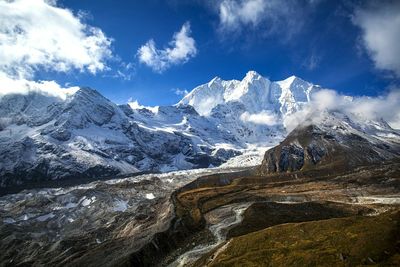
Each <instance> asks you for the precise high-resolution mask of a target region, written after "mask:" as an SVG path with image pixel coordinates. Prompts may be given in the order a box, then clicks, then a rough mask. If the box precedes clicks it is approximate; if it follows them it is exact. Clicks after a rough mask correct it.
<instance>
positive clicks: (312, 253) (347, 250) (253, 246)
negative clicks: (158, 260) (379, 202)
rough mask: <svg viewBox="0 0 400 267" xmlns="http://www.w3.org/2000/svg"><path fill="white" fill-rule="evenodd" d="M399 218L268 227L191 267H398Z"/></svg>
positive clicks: (399, 214)
mask: <svg viewBox="0 0 400 267" xmlns="http://www.w3.org/2000/svg"><path fill="white" fill-rule="evenodd" d="M399 222H400V212H396V213H393V212H392V213H385V214H381V215H379V216H374V217H364V216H353V217H348V218H336V219H329V220H321V221H312V222H304V223H290V224H282V225H277V226H273V227H270V228H266V229H264V230H261V231H258V232H253V233H250V234H247V235H244V236H240V237H235V238H233V239H231V240H230V241H229V243H228V244H227V245H226V246H225V248H224V249H220V251H219V252H217V251H218V250H215V251H214V252H213V253H211V254H209V255H208V256H207V257H203V258H202V259H200V260H199V261H198V262H197V263H196V266H205V265H206V266H364V265H375V266H399V265H400V227H399Z"/></svg>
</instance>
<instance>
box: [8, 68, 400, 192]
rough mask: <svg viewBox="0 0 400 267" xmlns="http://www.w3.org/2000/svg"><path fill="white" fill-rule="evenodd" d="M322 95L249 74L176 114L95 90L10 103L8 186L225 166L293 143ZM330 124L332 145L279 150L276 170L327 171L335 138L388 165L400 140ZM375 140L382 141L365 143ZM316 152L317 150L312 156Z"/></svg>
mask: <svg viewBox="0 0 400 267" xmlns="http://www.w3.org/2000/svg"><path fill="white" fill-rule="evenodd" d="M321 89H322V88H321V87H320V86H317V85H313V84H312V83H309V82H306V81H304V80H302V79H300V78H298V77H295V76H291V77H289V78H287V79H285V80H283V81H276V82H273V81H270V80H268V79H267V78H265V77H263V76H261V75H260V74H258V73H256V72H255V71H249V72H248V73H247V74H246V76H245V77H244V78H243V79H242V80H241V81H239V80H228V81H225V80H222V79H220V78H218V77H216V78H214V79H212V80H211V81H210V82H208V83H206V84H203V85H200V86H198V87H196V88H194V89H193V90H192V91H191V92H190V93H188V94H187V95H186V96H185V97H184V98H183V99H182V100H181V101H179V102H178V103H177V104H176V105H172V106H157V107H142V106H139V105H130V104H125V105H117V104H115V103H113V102H111V101H110V100H108V99H107V98H105V97H103V96H102V95H101V94H100V93H99V92H98V91H96V90H93V89H90V88H86V87H82V88H80V89H79V90H77V91H76V92H69V93H68V94H66V95H65V97H59V96H54V95H49V94H48V93H45V92H41V91H30V92H28V93H26V94H8V95H5V96H2V97H1V98H0V184H1V187H10V186H15V185H24V184H30V183H39V182H42V181H47V180H68V179H76V178H91V177H93V178H105V177H110V176H115V175H123V174H132V173H135V172H143V171H149V172H158V171H161V172H165V171H171V170H179V169H192V168H204V167H210V166H219V165H220V164H222V163H224V162H227V161H228V160H229V159H231V158H233V157H235V156H238V155H241V154H244V155H246V153H248V152H249V151H252V150H254V148H259V147H272V146H274V145H276V144H278V143H279V142H280V141H282V140H283V139H284V138H285V137H286V136H287V134H288V130H287V128H286V127H285V123H284V122H285V119H286V118H287V117H289V116H291V115H292V114H294V113H296V112H298V111H300V110H302V109H304V107H306V106H307V105H308V104H309V103H310V101H311V99H312V96H313V94H315V93H316V92H318V91H320V90H321ZM326 118H327V120H325V121H324V122H325V123H322V124H321V125H322V126H321V127H322V130H321V129H319V128H318V127H317V128H313V130H312V132H313V133H314V132H315V133H319V132H324V134H322V136H323V137H322V139H321V140H322V141H321V142H322V143H323V145H320V144H319V143H318V144H314V143H310V144H307V145H306V146H307V148H304V149H305V150H304V149H301V150H302V151H303V152H299V151H298V150H299V149H298V145H296V144H294V143H292V144H291V146H289V147H288V148H286V147H285V148H283V149H280V150H279V153H280V155H279V156H278V155H276V153H275V151H276V150H274V152H270V154H268V155H271V156H269V157H270V160H271V162H273V163H268V164H267V165H268V166H269V167H268V168H267V169H268V170H270V169H271V168H272V169H274V170H282V171H286V170H288V169H296V168H298V167H299V166H297V165H296V166H295V165H293V164H292V163H290V160H289V162H287V163H284V164H283V165H282V164H281V163H279V164H277V163H276V162H281V161H282V157H283V158H287V159H290V158H292V157H293V155H297V153H300V155H303V157H305V158H307V157H308V158H310V157H311V158H312V159H313V161H318V160H316V159H318V158H321V157H323V156H324V155H325V154H324V151H325V150H326V145H327V144H328V143H329V140H330V139H329V136H330V132H331V130H332V129H337V130H338V131H339V132H340V134H339V135H338V134H336V135H334V136H333V137H332V138H336V139H340V140H342V141H343V140H346V138H344V136H351V137H353V136H357V137H354V138H356V139H357V138H362V140H366V141H368V142H370V143H372V144H374V148H373V150H374V153H375V154H376V157H378V158H379V157H387V156H388V155H386V152H385V151H387V150H391V149H392V147H393V145H392V144H397V142H398V140H399V134H398V132H397V131H395V130H393V129H392V128H391V127H390V126H389V125H388V124H387V123H385V122H384V121H378V122H376V121H373V122H372V121H368V122H367V121H365V120H358V118H356V117H352V118H350V117H348V116H346V115H345V114H342V113H340V112H336V113H334V112H330V113H329V114H327V116H326ZM335 127H336V128H335ZM318 129H319V130H318ZM366 131H367V132H366ZM335 132H337V131H335ZM371 132H373V133H374V134H373V136H374V137H368V136H366V135H370V133H371ZM292 135H293V134H292ZM289 136H291V135H289ZM327 136H328V137H327ZM326 138H327V139H326ZM326 140H328V141H326ZM343 142H345V141H343ZM300 143H301V142H300ZM310 147H316V148H315V149H312V148H311V152H310V153H311V154H310V153H308V152H304V151H308V150H307V149H310ZM387 147H389V148H387ZM378 148H379V149H378ZM282 151H283V152H282ZM285 151H286V152H285ZM271 153H275V154H274V155H272V154H271ZM282 153H283V154H282ZM302 153H303V154H302ZM387 153H389V154H390V153H392V152H387ZM375 154H374V155H375ZM374 157H375V156H374ZM305 161H306V160H305ZM314 163H315V162H314ZM282 166H283V167H282ZM301 166H302V165H301Z"/></svg>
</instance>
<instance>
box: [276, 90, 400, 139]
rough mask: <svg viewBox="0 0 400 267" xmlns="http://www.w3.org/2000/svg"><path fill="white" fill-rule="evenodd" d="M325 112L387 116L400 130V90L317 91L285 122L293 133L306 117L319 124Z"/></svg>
mask: <svg viewBox="0 0 400 267" xmlns="http://www.w3.org/2000/svg"><path fill="white" fill-rule="evenodd" d="M323 111H340V112H342V113H344V114H346V115H348V116H350V117H351V116H356V117H357V118H359V119H364V120H379V119H383V120H385V121H386V122H388V123H389V125H390V126H391V127H393V128H396V129H400V90H399V89H394V90H392V91H390V92H389V93H388V94H386V95H383V96H378V97H349V96H344V95H340V94H338V93H337V92H336V91H333V90H328V89H323V90H320V91H318V92H316V93H315V94H313V95H312V99H311V102H310V103H309V104H308V105H306V106H305V107H304V108H303V109H301V110H299V111H298V112H295V113H293V114H291V115H290V116H287V117H286V118H284V125H285V127H286V129H287V131H289V132H290V131H292V130H293V129H294V128H296V127H297V126H298V125H300V124H302V123H304V122H305V121H306V120H308V121H310V119H311V122H313V123H317V122H318V121H319V120H320V119H321V116H319V115H320V114H322V112H323Z"/></svg>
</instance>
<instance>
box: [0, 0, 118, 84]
mask: <svg viewBox="0 0 400 267" xmlns="http://www.w3.org/2000/svg"><path fill="white" fill-rule="evenodd" d="M110 44H111V40H110V39H109V38H107V37H106V36H105V34H104V33H103V32H102V31H101V30H100V29H99V28H96V27H92V26H89V25H87V24H85V23H84V22H82V19H81V17H79V16H75V15H74V14H73V13H72V12H71V11H70V10H68V9H65V8H61V7H57V6H56V1H45V0H11V1H8V0H0V71H2V72H4V73H6V74H7V75H8V76H10V77H18V78H31V77H32V76H33V74H34V72H35V71H36V70H37V69H39V68H43V69H45V70H51V71H58V72H66V71H69V70H71V69H78V70H80V71H89V72H91V73H96V72H97V71H102V70H104V69H106V64H105V63H104V61H105V60H106V59H107V58H108V57H110V56H111V50H110Z"/></svg>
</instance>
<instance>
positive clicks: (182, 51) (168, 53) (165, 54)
mask: <svg viewBox="0 0 400 267" xmlns="http://www.w3.org/2000/svg"><path fill="white" fill-rule="evenodd" d="M190 34H191V30H190V23H189V22H186V23H185V24H183V26H182V28H181V30H180V31H179V32H176V33H174V36H173V37H172V40H171V41H170V42H169V46H168V47H166V48H164V49H158V48H157V47H156V44H155V42H154V40H152V39H151V40H149V41H148V42H147V43H146V44H144V45H143V46H141V47H140V48H139V49H138V51H137V55H138V58H139V61H140V62H141V63H143V64H145V65H147V66H149V67H150V68H152V69H153V70H154V71H156V72H160V73H161V72H163V71H164V70H166V69H168V68H169V67H171V66H172V65H177V64H183V63H186V62H187V61H188V60H189V59H190V58H192V57H194V56H196V54H197V48H196V42H195V40H194V39H193V38H192V37H191V36H190Z"/></svg>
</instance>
